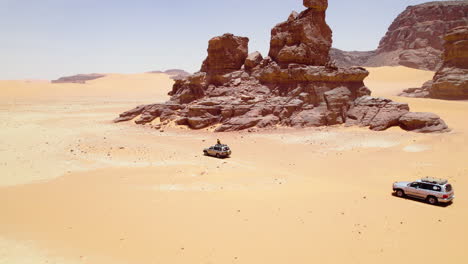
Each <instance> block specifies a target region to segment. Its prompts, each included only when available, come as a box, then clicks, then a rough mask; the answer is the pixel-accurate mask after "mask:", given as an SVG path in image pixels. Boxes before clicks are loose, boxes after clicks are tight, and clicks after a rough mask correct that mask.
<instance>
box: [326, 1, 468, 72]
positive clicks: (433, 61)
mask: <svg viewBox="0 0 468 264" xmlns="http://www.w3.org/2000/svg"><path fill="white" fill-rule="evenodd" d="M466 25H468V1H439V2H429V3H425V4H420V5H416V6H409V7H408V8H407V9H406V10H405V11H404V12H403V13H401V14H400V15H399V16H398V17H397V18H396V19H395V20H394V21H393V23H392V24H391V26H390V27H389V29H388V32H387V33H386V34H385V36H384V37H383V38H382V40H381V41H380V44H379V47H378V49H377V50H375V51H365V52H359V51H355V52H349V51H341V50H338V49H332V51H331V57H332V58H333V60H335V62H336V64H337V65H339V66H346V67H349V66H397V65H402V66H406V67H411V68H416V69H423V70H437V69H438V68H439V67H440V66H441V64H442V56H441V55H442V52H443V36H444V35H446V34H447V32H448V31H449V30H450V29H452V28H455V27H458V26H466Z"/></svg>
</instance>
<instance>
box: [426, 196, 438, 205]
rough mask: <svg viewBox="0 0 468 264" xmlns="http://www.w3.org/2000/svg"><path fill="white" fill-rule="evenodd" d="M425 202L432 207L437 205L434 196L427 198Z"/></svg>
mask: <svg viewBox="0 0 468 264" xmlns="http://www.w3.org/2000/svg"><path fill="white" fill-rule="evenodd" d="M427 202H428V203H430V204H432V205H436V204H437V198H436V197H434V196H429V197H427Z"/></svg>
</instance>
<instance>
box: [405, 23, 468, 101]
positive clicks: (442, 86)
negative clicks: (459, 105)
mask: <svg viewBox="0 0 468 264" xmlns="http://www.w3.org/2000/svg"><path fill="white" fill-rule="evenodd" d="M444 40H445V43H444V54H443V65H442V67H441V68H440V69H439V70H438V71H437V72H436V74H435V75H434V78H433V79H432V80H431V81H428V82H426V83H425V84H424V85H423V87H421V88H410V89H406V90H405V91H403V93H401V94H400V96H406V97H421V98H437V99H452V100H460V99H468V26H461V27H456V28H454V29H452V30H451V31H449V32H448V33H447V35H446V36H445V37H444Z"/></svg>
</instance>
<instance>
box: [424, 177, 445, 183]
mask: <svg viewBox="0 0 468 264" xmlns="http://www.w3.org/2000/svg"><path fill="white" fill-rule="evenodd" d="M421 181H422V182H428V183H435V184H439V185H444V184H447V183H448V181H447V180H444V179H437V178H432V177H425V178H422V179H421Z"/></svg>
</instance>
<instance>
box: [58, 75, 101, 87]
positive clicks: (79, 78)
mask: <svg viewBox="0 0 468 264" xmlns="http://www.w3.org/2000/svg"><path fill="white" fill-rule="evenodd" d="M105 76H106V75H103V74H98V73H91V74H78V75H73V76H67V77H61V78H59V79H57V80H53V81H51V82H52V83H81V84H83V83H86V81H91V80H95V79H99V78H102V77H105Z"/></svg>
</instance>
